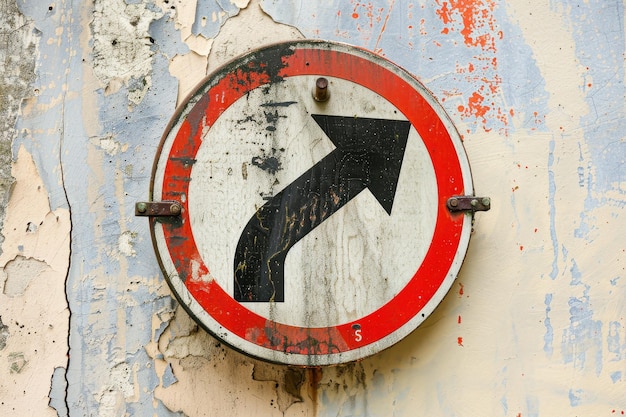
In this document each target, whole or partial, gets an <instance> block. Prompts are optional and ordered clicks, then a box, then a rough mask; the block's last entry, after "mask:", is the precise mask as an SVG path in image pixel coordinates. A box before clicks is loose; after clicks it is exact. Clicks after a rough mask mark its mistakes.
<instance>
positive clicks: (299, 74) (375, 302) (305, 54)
mask: <svg viewBox="0 0 626 417" xmlns="http://www.w3.org/2000/svg"><path fill="white" fill-rule="evenodd" d="M322 77H323V78H324V79H325V80H326V84H324V87H325V88H326V86H327V89H328V93H329V95H328V96H329V98H328V96H326V97H325V98H328V100H326V101H323V100H320V99H319V97H316V93H315V86H316V84H317V85H320V84H319V82H318V80H319V79H320V78H322ZM325 93H326V92H325ZM151 192H152V196H151V197H152V199H153V200H155V201H177V202H179V203H180V205H181V206H182V212H181V215H180V216H179V217H177V218H176V219H175V220H169V221H163V220H158V219H155V218H153V219H152V220H151V230H152V234H153V240H154V243H155V248H156V250H157V253H158V255H159V260H160V263H161V266H162V268H163V270H164V273H165V276H166V278H167V280H168V283H169V284H170V286H171V287H172V289H173V291H174V293H175V295H176V297H177V298H178V299H179V301H180V302H181V304H182V305H183V306H184V307H185V308H186V309H187V311H188V312H189V313H190V314H191V315H192V316H193V317H194V319H195V320H196V321H197V322H198V323H199V324H200V325H202V326H203V327H204V328H205V329H207V330H208V331H209V332H211V333H212V334H214V335H215V336H216V337H218V338H220V339H221V340H223V341H224V342H226V343H227V344H229V345H231V346H232V347H234V348H236V349H238V350H240V351H243V352H245V353H247V354H249V355H252V356H255V357H258V358H261V359H265V360H269V361H274V362H280V363H286V364H293V365H325V364H336V363H342V362H347V361H353V360H357V359H360V358H363V357H365V356H369V355H371V354H373V353H376V352H378V351H380V350H382V349H384V348H386V347H388V346H391V345H392V344H394V343H395V342H397V341H398V340H400V339H401V338H403V337H404V336H406V335H407V334H408V333H410V332H411V331H412V330H414V329H415V328H416V327H417V326H418V325H419V324H420V323H421V322H422V321H423V320H424V319H425V318H426V317H427V316H428V315H429V314H430V313H431V312H432V311H433V309H434V308H435V307H436V305H437V304H438V303H439V302H440V301H441V299H442V298H443V296H444V295H445V293H446V292H447V291H448V289H449V288H450V286H451V284H452V281H453V280H454V278H455V276H456V273H457V272H458V270H459V268H460V265H461V262H462V260H463V257H464V255H465V252H466V249H467V245H468V242H469V234H470V228H471V214H464V213H452V212H450V211H449V210H448V209H447V208H446V201H447V200H448V199H449V198H450V197H452V196H457V195H471V194H473V190H472V182H471V176H470V172H469V165H468V163H467V160H466V157H465V153H464V150H463V146H462V143H461V140H460V138H459V136H458V134H457V133H456V131H455V129H454V127H453V126H452V123H451V122H450V120H449V119H448V118H447V116H446V115H445V113H444V112H443V110H442V109H441V107H440V106H439V105H438V104H437V103H436V102H435V100H434V99H433V98H432V97H431V96H430V94H429V93H428V92H427V91H426V90H425V88H424V87H423V86H422V85H421V84H420V83H419V82H417V81H416V80H415V79H414V78H413V77H412V76H410V75H409V74H408V73H406V72H405V71H403V70H402V69H400V68H398V67H397V66H395V65H393V64H392V63H390V62H389V61H386V60H384V59H382V58H380V57H378V56H376V55H374V54H371V53H369V52H367V51H364V50H361V49H357V48H354V47H350V46H347V45H342V44H335V43H327V42H318V41H298V42H290V43H283V44H278V45H273V46H269V47H267V48H264V49H259V50H256V51H253V52H251V53H249V54H248V55H246V56H243V57H241V58H239V59H237V60H235V61H233V62H231V63H230V64H228V65H226V66H225V67H223V68H221V69H220V70H218V71H216V72H215V73H213V74H211V75H209V77H207V78H206V79H205V80H204V82H203V83H201V84H200V85H199V86H198V88H197V89H196V91H195V92H194V93H193V94H192V95H191V96H190V97H189V98H188V99H187V100H186V102H185V103H184V104H183V105H182V106H181V107H180V108H179V109H178V110H177V112H176V114H175V116H174V118H173V119H172V121H171V123H170V125H169V127H168V129H167V130H166V132H165V134H164V137H163V140H162V142H161V145H160V149H159V154H158V156H157V159H156V161H155V168H154V172H153V186H152V190H151Z"/></svg>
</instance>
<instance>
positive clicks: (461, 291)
mask: <svg viewBox="0 0 626 417" xmlns="http://www.w3.org/2000/svg"><path fill="white" fill-rule="evenodd" d="M459 287H460V288H459V297H460V296H462V295H463V284H461V283H460V282H459Z"/></svg>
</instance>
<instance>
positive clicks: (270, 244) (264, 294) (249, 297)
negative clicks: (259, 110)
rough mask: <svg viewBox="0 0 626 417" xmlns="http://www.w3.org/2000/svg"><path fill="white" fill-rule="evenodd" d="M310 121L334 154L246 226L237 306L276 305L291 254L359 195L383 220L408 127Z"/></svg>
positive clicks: (237, 266) (337, 119) (239, 252)
mask: <svg viewBox="0 0 626 417" xmlns="http://www.w3.org/2000/svg"><path fill="white" fill-rule="evenodd" d="M312 117H313V119H314V120H315V121H316V122H317V124H318V125H319V126H320V127H321V128H322V130H323V131H324V133H326V135H327V136H328V137H329V138H330V140H331V141H332V142H333V144H334V145H335V146H336V149H335V150H333V151H332V152H331V153H329V154H328V155H327V156H326V157H324V158H323V159H322V160H321V161H319V162H318V163H317V164H315V165H314V166H313V167H312V168H311V169H309V170H308V171H306V172H305V173H304V174H302V175H301V176H300V177H299V178H298V179H296V180H295V181H294V182H292V183H291V184H289V185H288V186H287V187H286V188H285V189H283V190H282V191H281V192H279V193H278V194H276V195H275V196H273V197H272V198H271V199H270V200H269V201H268V202H267V203H265V204H264V205H263V206H262V207H261V208H259V209H258V210H257V212H256V213H255V214H254V216H252V218H251V219H250V220H249V221H248V224H247V225H246V227H245V228H244V229H243V232H242V234H241V237H240V238H239V242H238V244H237V249H236V251H235V260H234V284H235V285H234V287H235V293H234V298H235V300H237V301H240V302H270V301H274V302H283V301H284V300H285V292H284V264H285V258H286V257H287V253H288V252H289V250H290V249H291V247H292V246H293V245H295V244H296V243H297V242H298V241H299V240H300V239H302V238H303V237H304V236H306V235H307V234H308V233H309V232H310V231H311V230H313V229H314V228H316V227H317V226H319V225H320V224H321V223H322V222H323V221H324V220H326V219H328V218H329V217H330V216H331V215H332V214H333V213H335V212H337V211H338V210H340V209H341V208H342V207H343V206H344V205H345V204H346V203H348V202H349V201H350V200H352V199H353V198H354V197H356V196H357V195H358V194H359V193H360V192H361V191H363V190H364V189H366V188H368V189H369V190H370V192H371V193H372V194H373V195H374V197H376V199H377V200H378V202H379V203H380V205H381V206H382V207H383V208H384V209H385V211H386V212H387V214H389V215H391V208H392V206H393V199H394V196H395V193H396V188H397V185H398V178H399V176H400V168H401V167H402V159H403V158H404V151H405V149H406V142H407V139H408V136H409V129H410V128H411V124H410V122H408V121H406V120H386V119H366V118H357V117H343V116H325V115H317V114H313V115H312Z"/></svg>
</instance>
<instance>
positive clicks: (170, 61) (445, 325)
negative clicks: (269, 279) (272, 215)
mask: <svg viewBox="0 0 626 417" xmlns="http://www.w3.org/2000/svg"><path fill="white" fill-rule="evenodd" d="M0 11H1V12H2V13H0V26H1V27H2V28H3V29H2V30H0V40H1V41H2V45H3V46H4V47H3V48H1V49H0V68H1V69H2V71H1V72H2V74H3V76H2V79H1V80H0V114H1V115H2V116H3V117H2V123H3V129H2V134H0V219H4V220H3V221H4V222H3V224H2V235H3V238H4V241H3V242H2V253H1V254H0V267H1V268H2V271H1V272H0V287H1V289H2V291H0V375H2V378H0V392H1V393H2V395H0V415H36V416H50V417H54V416H74V415H76V416H82V415H89V416H92V415H100V416H120V415H132V416H139V417H142V416H159V417H167V416H183V415H185V416H189V417H192V416H194V417H195V416H214V415H221V414H228V415H232V416H233V417H234V416H249V415H264V416H265V415H267V416H288V417H290V416H311V417H312V416H318V415H319V416H322V415H323V416H328V415H333V416H334V415H354V416H359V415H360V416H365V415H380V416H386V415H395V416H412V415H415V413H416V410H418V409H419V410H420V411H419V412H420V413H421V414H423V415H429V416H433V417H438V416H442V417H443V416H452V415H456V416H464V415H468V414H472V415H481V416H483V415H484V416H492V415H493V416H498V415H506V416H520V417H522V416H523V417H530V416H544V415H545V416H552V415H588V416H602V415H621V414H623V413H624V412H625V411H626V407H625V405H624V399H623V392H624V384H625V383H626V379H625V378H624V364H625V361H626V332H625V331H624V329H626V319H625V317H626V312H625V310H624V306H625V305H626V303H624V294H626V280H624V279H622V278H623V277H624V274H625V273H626V267H625V266H624V265H625V264H624V259H625V258H626V246H625V245H624V243H623V241H624V239H623V236H624V235H625V234H626V222H624V218H623V217H624V210H623V209H624V207H625V206H626V198H625V197H624V195H625V191H624V190H625V187H624V182H625V177H624V169H623V168H624V161H625V160H626V150H625V149H626V148H625V147H624V137H623V136H624V133H623V132H624V131H625V129H624V126H623V124H624V120H626V117H624V113H625V112H626V109H625V107H624V100H623V98H624V89H625V87H624V79H625V77H626V74H625V73H626V70H625V69H624V59H623V58H624V57H623V52H624V45H626V41H625V39H626V36H625V32H626V29H624V27H625V26H624V4H623V2H621V1H617V0H610V1H602V2H601V1H597V0H595V1H593V0H592V1H585V2H580V1H578V2H577V1H571V0H552V1H550V2H545V3H541V2H534V3H532V4H530V3H529V2H528V1H524V0H512V1H508V2H506V5H505V4H504V3H503V2H497V1H495V0H415V1H405V0H393V1H389V0H371V1H370V0H368V1H356V0H351V1H339V0H324V1H322V2H311V1H304V0H296V1H291V2H284V1H278V0H250V1H249V0H230V1H229V0H197V1H181V0H154V1H152V0H132V1H131V0H126V1H124V0H97V1H95V2H76V1H74V2H67V1H59V2H50V3H41V2H33V1H25V0H17V1H16V2H10V1H9V2H3V3H2V4H0ZM303 37H307V38H323V39H327V40H336V41H342V42H347V43H350V44H353V45H357V46H361V47H364V48H367V49H369V50H372V51H375V52H376V53H378V54H380V55H382V56H385V57H387V58H389V59H391V60H393V61H394V62H396V63H398V64H399V65H401V66H402V67H404V68H405V69H407V70H408V71H409V72H411V73H412V74H414V75H415V76H416V77H418V78H419V79H420V80H421V81H423V82H424V84H425V85H426V86H427V87H428V88H429V90H431V91H432V93H433V95H434V96H435V97H437V99H438V100H439V101H440V102H441V103H442V105H443V106H444V107H445V109H446V111H447V112H448V113H449V115H450V117H451V119H452V120H453V121H454V123H455V125H456V126H457V128H458V129H459V131H460V132H461V133H462V134H463V137H464V144H465V146H466V149H467V152H468V155H469V158H470V161H471V163H472V171H473V176H474V181H475V184H476V186H477V192H479V193H481V194H483V193H484V195H488V196H490V197H491V198H492V201H493V202H494V205H493V208H492V210H491V211H490V212H489V213H488V214H485V215H482V216H477V217H476V219H475V221H476V224H475V231H474V237H473V241H472V245H471V246H470V248H469V251H468V254H467V257H466V260H465V263H464V265H463V268H462V269H461V272H460V276H459V281H458V282H459V283H462V284H459V286H458V287H455V288H457V290H456V291H454V293H451V294H450V295H452V296H450V295H449V296H447V297H446V298H445V299H444V300H443V301H442V303H441V304H440V306H439V307H438V308H437V310H436V311H435V312H434V313H433V315H432V316H431V317H430V318H429V319H428V320H427V321H426V322H425V323H424V325H423V326H421V327H420V328H419V329H418V330H417V331H415V332H414V333H412V334H411V335H409V336H408V337H407V338H406V339H405V340H403V341H401V342H399V343H398V344H396V345H394V346H393V347H391V348H390V349H388V350H386V351H384V352H381V353H380V354H378V355H376V356H374V357H371V358H367V359H365V360H363V361H361V362H359V363H353V364H348V365H342V366H337V367H332V368H323V369H308V370H303V369H299V368H289V367H283V366H279V365H272V364H268V363H263V362H259V361H256V360H253V359H250V358H248V357H246V356H244V355H241V354H239V353H237V352H235V351H232V350H231V349H229V348H227V347H225V345H224V344H223V343H222V342H220V341H219V340H218V339H216V338H214V337H213V336H211V335H209V334H207V333H206V332H205V331H204V330H202V329H201V328H198V327H197V325H196V324H195V323H194V322H193V321H192V320H191V318H189V317H188V316H187V314H186V313H185V312H184V311H183V310H182V309H181V308H180V307H179V306H178V304H177V302H176V301H175V300H174V299H173V298H172V294H171V291H170V290H169V288H168V287H167V285H166V283H165V281H164V280H163V277H162V276H161V271H160V269H159V266H158V263H157V261H156V258H155V257H154V251H153V248H152V245H151V242H150V238H149V232H148V224H147V221H146V219H145V218H135V217H134V211H133V207H134V204H135V202H137V201H147V200H148V198H149V178H150V172H151V167H152V161H153V158H154V155H155V152H156V149H157V147H158V143H159V139H160V137H161V135H162V133H163V131H164V129H165V125H166V124H167V122H168V120H169V118H170V117H171V115H172V114H173V112H174V109H175V107H176V104H177V103H179V102H180V100H181V99H182V98H183V97H184V96H185V95H186V94H187V92H188V91H190V89H191V88H193V86H194V85H195V84H196V83H197V82H199V81H200V80H201V79H202V78H203V77H204V76H205V75H206V73H207V72H209V71H213V70H214V69H215V68H217V67H218V66H219V65H221V64H223V63H224V62H227V61H228V60H230V59H232V58H233V57H234V56H236V55H239V54H241V53H243V52H246V51H248V50H250V49H252V48H255V47H257V46H260V45H265V44H267V43H271V42H275V41H279V40H287V39H297V38H303ZM335 98H336V96H333V99H335ZM273 116H274V114H273V113H268V117H269V118H270V119H271V117H273ZM259 122H260V123H265V124H267V126H272V127H277V126H278V125H273V124H272V123H270V122H271V120H269V119H267V120H260V121H259ZM276 132H278V130H276V131H274V134H278V133H276ZM258 156H259V159H257V160H255V162H256V163H257V165H258V166H255V165H254V164H253V161H251V160H250V159H249V158H247V159H246V160H240V161H237V164H236V165H233V166H234V167H235V168H234V171H235V173H236V175H237V177H238V176H239V167H241V175H242V177H243V178H246V177H247V176H249V175H253V174H254V172H255V171H258V170H259V169H260V168H263V169H277V168H278V167H279V165H278V163H280V164H286V163H288V162H289V161H288V159H286V158H288V157H287V156H283V155H281V156H280V157H278V156H276V155H274V154H272V153H271V151H269V148H268V151H267V153H265V154H259V155H258ZM273 157H275V158H276V161H274V160H271V158H273ZM9 167H11V170H12V171H11V172H9V169H8V168H9ZM276 191H279V189H278V186H277V189H276ZM70 215H71V216H70ZM70 219H71V223H70ZM210 220H211V219H209V221H210ZM365 290H366V289H365ZM70 311H71V314H70ZM398 314H401V311H399V312H398ZM461 339H462V345H463V347H461V346H459V345H458V343H459V341H460V340H461ZM68 348H70V351H69V357H68ZM485 393H490V395H485ZM477 399H480V400H477Z"/></svg>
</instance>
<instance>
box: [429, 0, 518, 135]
mask: <svg viewBox="0 0 626 417" xmlns="http://www.w3.org/2000/svg"><path fill="white" fill-rule="evenodd" d="M435 2H436V4H437V6H438V9H437V10H436V13H437V16H438V17H439V19H441V22H442V23H443V29H442V30H441V33H443V34H445V35H448V36H455V40H456V38H457V37H458V35H454V34H456V33H459V34H460V35H461V41H462V42H463V44H465V46H467V47H468V48H469V49H477V50H478V51H477V53H476V54H475V55H473V57H472V61H471V62H469V63H468V65H467V67H465V66H463V65H460V67H461V68H469V73H472V75H467V76H466V78H465V79H466V81H467V82H468V83H470V84H473V85H475V86H476V87H475V89H474V91H473V92H472V93H471V95H470V96H469V98H468V99H467V100H468V103H467V105H466V106H465V108H464V110H463V111H462V113H461V116H462V117H464V118H467V119H469V118H474V119H477V120H478V121H480V123H481V124H482V126H483V128H484V130H485V131H490V130H491V129H492V128H491V127H490V126H494V125H497V126H500V131H501V133H503V134H505V135H507V134H508V125H509V123H510V117H512V116H513V114H514V112H513V110H512V109H510V108H501V105H502V104H501V103H502V101H503V100H502V91H501V84H502V79H501V77H499V76H498V74H497V70H498V60H497V57H496V53H497V47H498V43H499V42H500V41H501V40H502V39H503V38H504V36H505V33H504V32H503V31H502V30H500V28H499V26H498V24H497V21H496V18H495V14H494V11H495V9H496V6H497V3H498V2H496V1H495V0H435ZM455 44H456V42H455ZM457 72H459V73H464V72H465V71H459V68H457ZM474 72H475V73H476V74H474Z"/></svg>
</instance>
